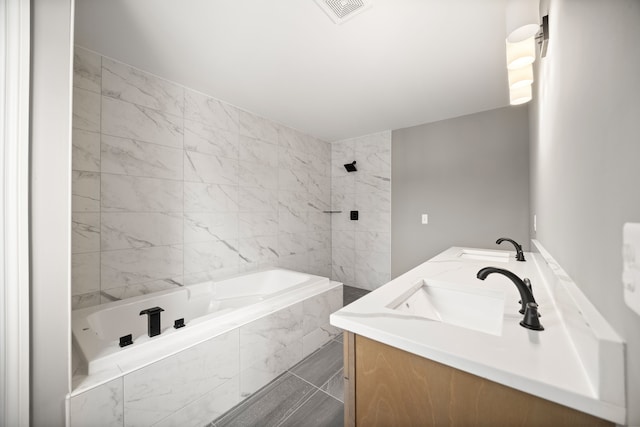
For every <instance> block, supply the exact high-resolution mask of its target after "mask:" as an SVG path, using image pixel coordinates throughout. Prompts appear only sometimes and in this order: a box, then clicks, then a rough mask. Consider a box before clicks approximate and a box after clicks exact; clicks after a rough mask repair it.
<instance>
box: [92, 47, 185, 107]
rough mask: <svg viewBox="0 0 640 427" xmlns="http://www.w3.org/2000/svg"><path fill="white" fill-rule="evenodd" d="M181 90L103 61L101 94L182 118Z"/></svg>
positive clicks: (117, 63)
mask: <svg viewBox="0 0 640 427" xmlns="http://www.w3.org/2000/svg"><path fill="white" fill-rule="evenodd" d="M183 91H184V89H182V87H180V86H178V85H176V84H173V83H171V82H169V81H167V80H163V79H161V78H158V77H156V76H153V75H151V74H149V73H145V72H144V71H140V70H138V69H136V68H133V67H130V66H128V65H125V64H123V63H122V62H117V61H113V60H111V59H109V58H103V59H102V94H103V95H105V96H109V97H111V98H115V99H120V100H122V101H127V102H131V103H133V104H138V105H142V106H144V107H148V108H152V109H155V110H160V111H164V112H167V113H171V114H174V115H182V112H183V101H184V94H183Z"/></svg>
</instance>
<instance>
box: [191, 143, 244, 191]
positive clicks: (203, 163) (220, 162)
mask: <svg viewBox="0 0 640 427" xmlns="http://www.w3.org/2000/svg"><path fill="white" fill-rule="evenodd" d="M184 179H185V181H191V182H204V183H208V184H220V185H238V162H237V160H234V159H227V158H225V157H218V156H213V155H208V154H201V153H196V152H193V151H185V152H184Z"/></svg>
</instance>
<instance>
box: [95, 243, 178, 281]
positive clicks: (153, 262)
mask: <svg viewBox="0 0 640 427" xmlns="http://www.w3.org/2000/svg"><path fill="white" fill-rule="evenodd" d="M182 266H183V249H182V247H181V246H156V247H150V248H139V249H122V250H116V251H106V252H102V254H101V257H100V284H101V289H103V290H104V289H110V288H117V287H122V286H124V285H129V284H136V283H143V282H150V281H152V280H156V279H163V278H167V277H175V276H179V275H181V274H182V272H183V267H182Z"/></svg>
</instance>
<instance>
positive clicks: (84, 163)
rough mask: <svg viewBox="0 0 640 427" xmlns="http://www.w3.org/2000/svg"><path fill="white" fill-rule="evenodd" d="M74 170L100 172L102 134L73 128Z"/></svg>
mask: <svg viewBox="0 0 640 427" xmlns="http://www.w3.org/2000/svg"><path fill="white" fill-rule="evenodd" d="M71 139H72V140H73V154H72V159H73V170H76V171H87V172H100V134H99V133H97V132H89V131H86V130H80V129H73V134H72V138H71Z"/></svg>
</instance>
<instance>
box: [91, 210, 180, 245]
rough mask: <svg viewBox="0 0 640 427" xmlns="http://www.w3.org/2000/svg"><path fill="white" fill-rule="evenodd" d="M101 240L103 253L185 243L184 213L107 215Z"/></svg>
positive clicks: (103, 219) (102, 226) (104, 217)
mask: <svg viewBox="0 0 640 427" xmlns="http://www.w3.org/2000/svg"><path fill="white" fill-rule="evenodd" d="M101 238H102V240H101V242H102V243H101V248H102V250H103V251H107V250H114V249H132V248H145V247H151V246H167V245H177V244H181V243H182V242H183V240H184V239H183V218H182V214H180V213H173V214H170V213H156V212H124V213H120V212H114V213H107V212H104V213H103V214H102V224H101Z"/></svg>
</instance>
